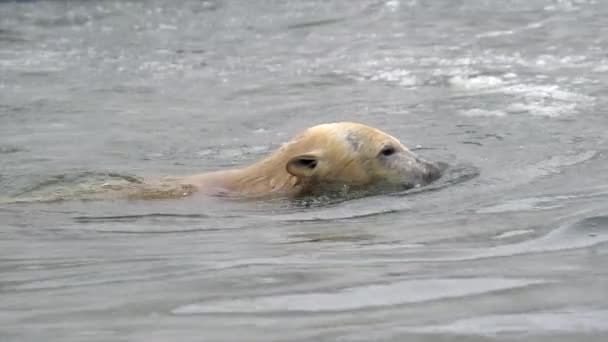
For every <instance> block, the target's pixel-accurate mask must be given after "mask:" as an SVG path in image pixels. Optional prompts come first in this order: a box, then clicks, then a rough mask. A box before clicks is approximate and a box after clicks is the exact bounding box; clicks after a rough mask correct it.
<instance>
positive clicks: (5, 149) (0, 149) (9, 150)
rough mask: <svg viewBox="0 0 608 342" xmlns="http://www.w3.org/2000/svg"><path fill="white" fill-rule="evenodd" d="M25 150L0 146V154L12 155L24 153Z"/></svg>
mask: <svg viewBox="0 0 608 342" xmlns="http://www.w3.org/2000/svg"><path fill="white" fill-rule="evenodd" d="M25 151H27V150H26V149H25V148H22V147H17V146H0V154H12V153H17V152H25Z"/></svg>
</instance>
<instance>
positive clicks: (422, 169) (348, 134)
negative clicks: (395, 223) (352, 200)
mask: <svg viewBox="0 0 608 342" xmlns="http://www.w3.org/2000/svg"><path fill="white" fill-rule="evenodd" d="M440 175H441V172H440V169H439V168H438V167H437V166H436V165H434V164H432V163H430V162H427V161H425V160H422V159H420V158H418V157H417V156H416V155H415V154H414V153H413V152H411V151H410V150H409V149H408V148H407V147H405V146H404V145H403V144H401V142H400V141H399V140H397V139H396V138H394V137H392V136H390V135H389V134H387V133H384V132H382V131H380V130H378V129H376V128H373V127H370V126H366V125H363V124H359V123H352V122H338V123H329V124H322V125H318V126H314V127H310V128H308V129H307V130H305V131H304V132H302V133H301V134H299V135H298V136H296V137H295V138H294V139H292V140H291V141H289V142H288V143H286V144H284V145H283V146H282V147H281V148H280V149H278V150H277V151H275V152H274V153H272V154H271V155H270V156H268V157H267V158H265V159H263V160H261V161H259V162H257V163H254V164H253V165H250V166H247V167H244V168H241V169H232V170H226V171H216V172H211V173H205V174H200V175H193V176H189V177H184V178H182V179H179V180H178V182H179V183H180V184H182V186H184V187H187V188H188V189H190V190H193V191H196V192H202V193H206V194H210V195H218V194H221V195H234V196H239V197H277V196H278V197H289V198H294V197H300V196H305V195H318V194H323V193H328V192H333V191H336V190H343V189H349V190H366V189H369V188H392V189H400V190H401V189H409V188H412V187H417V186H423V185H426V184H428V183H430V182H432V181H434V180H435V179H437V178H439V177H440ZM188 193H189V191H188Z"/></svg>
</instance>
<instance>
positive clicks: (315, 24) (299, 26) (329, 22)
mask: <svg viewBox="0 0 608 342" xmlns="http://www.w3.org/2000/svg"><path fill="white" fill-rule="evenodd" d="M344 20H346V18H333V19H323V20H314V21H306V22H301V23H297V24H291V25H288V26H287V28H288V29H290V30H294V29H303V28H310V27H318V26H326V25H333V24H336V23H339V22H342V21H344Z"/></svg>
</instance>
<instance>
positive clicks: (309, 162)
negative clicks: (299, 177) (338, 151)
mask: <svg viewBox="0 0 608 342" xmlns="http://www.w3.org/2000/svg"><path fill="white" fill-rule="evenodd" d="M297 163H298V164H299V165H300V166H301V167H307V168H309V169H314V168H315V167H317V160H316V159H306V158H301V159H298V161H297Z"/></svg>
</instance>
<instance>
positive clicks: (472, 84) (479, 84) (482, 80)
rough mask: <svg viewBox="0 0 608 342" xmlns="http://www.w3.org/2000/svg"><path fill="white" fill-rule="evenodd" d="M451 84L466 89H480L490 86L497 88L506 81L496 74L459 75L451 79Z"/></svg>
mask: <svg viewBox="0 0 608 342" xmlns="http://www.w3.org/2000/svg"><path fill="white" fill-rule="evenodd" d="M449 83H450V85H452V86H453V87H456V88H460V89H464V90H480V89H488V88H496V87H498V86H500V85H502V84H503V83H504V81H503V80H502V79H501V78H499V77H495V76H476V77H466V76H464V77H463V76H462V75H457V76H454V77H452V78H450V80H449Z"/></svg>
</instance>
